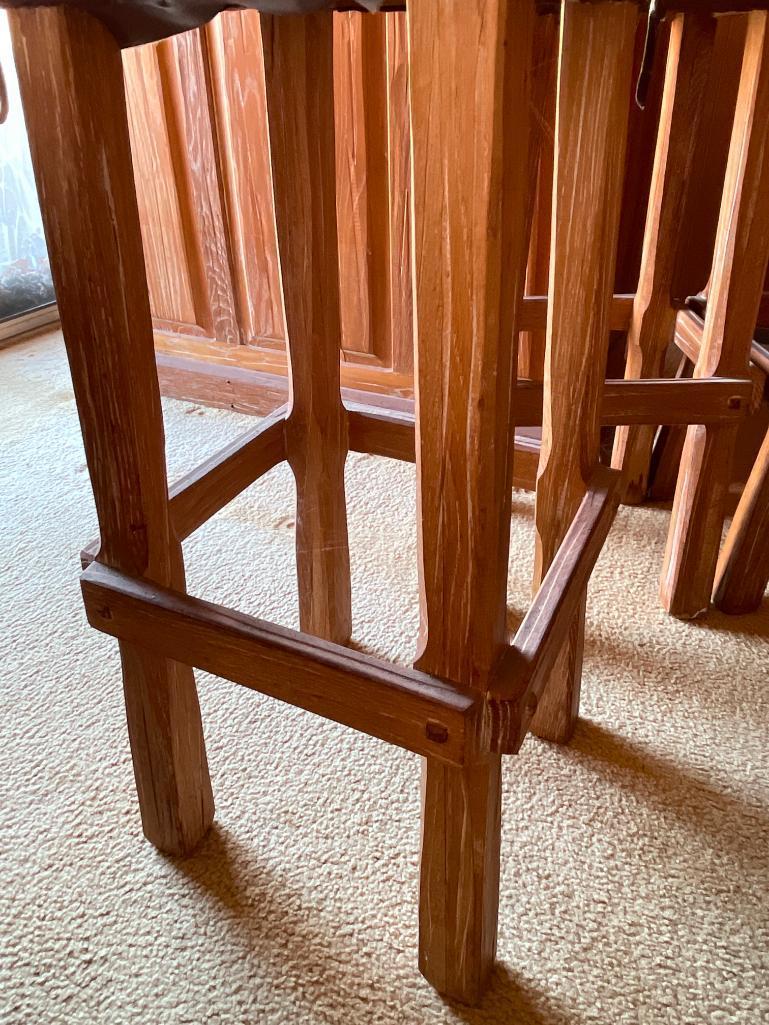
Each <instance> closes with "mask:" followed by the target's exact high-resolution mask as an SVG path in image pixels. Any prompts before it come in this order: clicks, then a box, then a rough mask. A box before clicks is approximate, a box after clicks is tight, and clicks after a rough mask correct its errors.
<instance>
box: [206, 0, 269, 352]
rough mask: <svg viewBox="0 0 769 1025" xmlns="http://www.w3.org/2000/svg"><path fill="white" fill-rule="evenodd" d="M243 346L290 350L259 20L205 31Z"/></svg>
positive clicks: (232, 20) (247, 18)
mask: <svg viewBox="0 0 769 1025" xmlns="http://www.w3.org/2000/svg"><path fill="white" fill-rule="evenodd" d="M203 32H204V33H205V39H206V52H207V56H208V65H209V69H210V103H211V108H212V110H213V127H214V132H215V137H216V142H217V148H218V156H219V168H220V176H221V182H222V191H223V194H224V197H225V202H226V210H227V223H226V234H227V241H228V244H229V246H230V251H231V254H232V257H231V258H232V267H233V285H234V290H235V297H236V304H237V311H238V325H239V329H240V337H241V340H242V341H243V342H245V343H247V344H254V343H258V344H260V345H263V346H265V347H267V348H269V347H270V346H272V347H274V348H276V349H277V350H278V351H279V352H280V353H283V352H284V350H285V338H286V327H285V319H284V315H283V297H282V293H281V286H280V266H279V260H278V242H277V238H276V236H275V210H274V204H273V197H272V171H271V168H270V150H269V136H268V130H267V101H266V99H265V94H264V63H263V58H262V33H261V29H260V24H259V15H258V14H256V13H255V12H254V11H238V12H234V11H233V12H228V13H226V14H223V15H222V16H221V17H219V18H217V19H216V20H215V21H213V22H212V23H211V24H210V25H207V26H206V28H205V29H204V30H203Z"/></svg>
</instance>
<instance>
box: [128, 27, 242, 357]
mask: <svg viewBox="0 0 769 1025" xmlns="http://www.w3.org/2000/svg"><path fill="white" fill-rule="evenodd" d="M123 67H124V73H125V79H126V92H127V96H128V99H129V104H128V109H129V123H130V126H131V149H132V154H133V162H134V168H135V176H136V182H137V196H138V200H139V216H140V221H141V226H142V238H143V243H144V253H145V261H146V265H147V281H148V284H149V290H150V306H151V309H152V313H153V317H154V318H155V321H156V324H157V325H158V326H161V327H163V328H164V329H166V330H170V331H181V332H185V333H189V334H192V335H197V336H199V337H205V338H209V339H216V340H217V341H218V342H219V343H221V344H223V345H233V344H235V343H237V341H238V340H239V333H238V327H237V320H236V313H235V300H234V295H233V284H232V274H231V268H230V256H229V248H228V245H227V234H226V230H225V221H224V209H223V205H222V197H221V193H220V189H219V176H218V173H217V158H216V151H215V145H214V128H213V122H212V118H211V111H210V109H209V104H208V86H207V80H206V66H205V58H204V53H203V41H202V39H201V37H200V34H199V33H197V32H190V33H185V34H184V35H181V36H179V37H177V38H176V39H173V40H167V41H165V42H162V43H159V44H157V45H153V46H148V47H142V48H140V49H137V50H129V51H126V52H125V53H124V55H123Z"/></svg>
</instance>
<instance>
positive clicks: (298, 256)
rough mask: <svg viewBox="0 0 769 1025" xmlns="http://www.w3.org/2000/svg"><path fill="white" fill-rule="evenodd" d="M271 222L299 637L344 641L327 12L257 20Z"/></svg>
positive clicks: (342, 448)
mask: <svg viewBox="0 0 769 1025" xmlns="http://www.w3.org/2000/svg"><path fill="white" fill-rule="evenodd" d="M261 24H262V40H263V45H264V71H265V84H266V91H267V114H268V121H269V128H270V148H271V154H272V175H273V190H274V196H275V221H276V225H277V232H278V247H279V250H280V265H281V275H282V281H283V301H284V305H285V309H286V325H287V328H288V343H289V354H290V362H291V399H290V410H289V414H288V422H287V424H286V453H287V458H288V461H289V463H290V464H291V468H292V470H293V471H294V476H295V478H296V492H297V496H296V497H297V516H296V557H297V569H298V574H299V608H300V618H301V627H302V630H305V631H306V632H308V633H313V634H317V635H318V636H319V637H325V638H326V639H328V640H331V641H336V642H338V643H340V644H344V643H346V642H347V641H348V640H349V639H350V633H351V630H352V614H351V599H350V556H349V550H348V545H347V508H346V504H345V494H344V464H345V459H346V457H347V415H346V413H345V410H344V407H343V405H342V400H341V394H340V383H339V357H340V345H341V322H340V312H339V268H338V245H337V220H336V170H335V152H334V67H333V22H332V14H331V13H330V12H325V13H319V14H313V15H281V16H279V17H275V16H266V15H263V16H262V22H261Z"/></svg>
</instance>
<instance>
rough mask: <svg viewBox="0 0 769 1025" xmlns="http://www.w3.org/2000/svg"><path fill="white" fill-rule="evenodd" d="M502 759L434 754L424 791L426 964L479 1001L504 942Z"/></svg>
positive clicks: (436, 977)
mask: <svg viewBox="0 0 769 1025" xmlns="http://www.w3.org/2000/svg"><path fill="white" fill-rule="evenodd" d="M500 767H501V759H500V758H498V757H494V758H491V759H489V760H488V761H485V762H481V763H478V764H476V765H473V766H469V767H467V768H464V769H456V768H452V767H449V766H447V765H443V764H441V763H440V762H435V761H433V760H431V759H427V760H426V763H425V768H424V778H423V794H422V802H423V803H422V863H421V877H420V903H419V969H420V971H421V972H422V974H423V975H424V976H425V978H426V979H427V980H428V981H429V982H430V983H431V984H432V985H433V986H434V987H435V988H436V989H437V990H438V992H439V993H442V994H444V995H445V996H447V997H451V998H452V999H454V1000H459V1001H461V1002H462V1003H465V1004H475V1003H477V1002H478V1001H479V1000H480V998H481V995H482V993H483V990H484V987H485V986H486V983H487V981H488V978H489V975H490V973H491V970H492V968H493V966H494V955H495V951H496V945H497V906H498V903H499V848H500V822H501V800H500V795H501V772H500Z"/></svg>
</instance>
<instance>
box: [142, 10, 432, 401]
mask: <svg viewBox="0 0 769 1025" xmlns="http://www.w3.org/2000/svg"><path fill="white" fill-rule="evenodd" d="M124 67H125V75H126V81H127V86H128V95H129V107H130V119H131V140H132V146H133V155H134V163H135V168H136V177H137V183H138V184H137V187H138V191H139V206H140V214H141V221H142V233H143V239H144V248H145V254H146V263H147V274H148V278H149V284H150V297H151V302H152V312H153V317H154V324H155V330H156V345H157V349H158V352H159V366H160V371H161V383H162V385H163V388H164V391H165V392H166V393H167V394H172V395H177V396H179V397H185V398H194V399H198V400H202V401H208V402H210V403H212V404H215V405H231V406H234V407H236V408H240V409H243V410H245V411H248V412H266V411H267V410H269V409H271V408H273V407H274V406H275V405H276V404H278V403H279V401H281V396H282V392H283V391H285V388H286V383H285V372H286V329H285V320H284V313H283V303H282V294H281V284H280V269H279V266H278V256H277V243H276V238H275V218H274V210H273V202H272V185H271V181H270V160H269V149H268V140H267V124H266V106H265V93H264V65H263V59H262V39H261V33H260V25H259V16H258V15H257V14H255V13H254V12H231V13H227V14H224V15H222V16H221V17H220V18H218V19H216V20H215V21H214V22H213V23H211V24H210V25H208V26H206V28H204V29H201V30H198V31H194V32H189V33H186V34H184V35H182V36H177V37H175V38H174V39H171V40H167V41H165V42H162V43H159V44H155V45H152V46H146V47H140V48H138V49H135V50H129V51H126V52H125V55H124ZM335 91H336V98H337V109H336V121H337V154H336V160H337V178H338V187H337V211H338V217H339V271H340V282H341V294H342V348H343V362H342V382H343V385H344V386H345V387H346V388H347V389H348V390H351V391H353V392H354V391H366V392H374V393H378V394H381V395H382V396H384V397H387V396H390V397H393V399H394V400H396V402H397V399H398V398H399V397H406V398H408V397H410V396H411V394H412V372H413V347H412V337H411V305H412V303H411V269H410V252H409V245H410V235H409V228H408V209H409V187H410V186H409V148H408V131H409V119H408V75H407V58H406V34H405V20H404V15H402V14H389V15H386V16H382V17H376V18H372V17H364V16H361V15H355V14H344V15H339V16H337V18H336V19H335Z"/></svg>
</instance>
